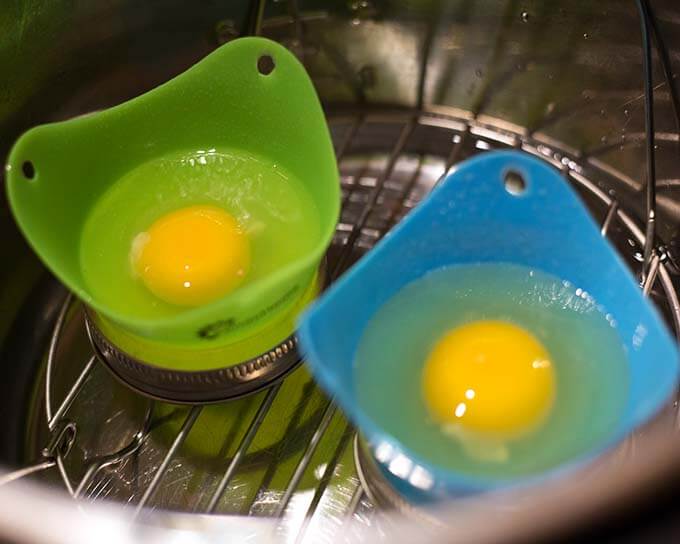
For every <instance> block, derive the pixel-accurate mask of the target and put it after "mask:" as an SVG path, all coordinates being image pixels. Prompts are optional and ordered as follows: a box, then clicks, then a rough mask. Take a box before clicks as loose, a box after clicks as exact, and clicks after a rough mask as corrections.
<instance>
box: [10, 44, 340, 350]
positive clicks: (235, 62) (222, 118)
mask: <svg viewBox="0 0 680 544" xmlns="http://www.w3.org/2000/svg"><path fill="white" fill-rule="evenodd" d="M264 56H269V57H271V58H272V59H273V61H274V65H275V67H274V69H273V71H272V72H271V73H268V74H263V73H261V72H260V71H259V69H258V61H259V59H261V58H262V57H264ZM211 149H214V150H216V151H215V153H218V154H219V153H222V154H231V156H235V157H259V158H261V163H262V164H263V165H264V168H265V169H267V170H268V171H271V169H272V168H277V167H278V168H280V171H281V172H285V173H286V175H288V176H289V178H290V179H293V180H294V182H293V183H294V184H296V187H295V192H296V194H298V195H302V196H300V197H299V198H300V199H301V200H302V201H304V202H307V203H308V204H309V202H311V203H312V204H313V206H314V208H315V210H314V213H312V214H310V217H311V216H314V217H315V219H313V220H311V219H310V221H309V222H308V223H309V225H312V223H316V225H314V226H313V227H311V228H310V229H309V231H308V233H309V235H310V240H305V241H304V244H303V245H304V250H303V251H299V252H298V253H297V254H295V255H292V256H291V258H290V259H287V260H286V259H284V260H283V262H278V263H277V264H278V266H276V267H272V268H271V270H270V271H268V273H266V274H262V275H261V276H259V277H257V278H255V279H253V280H252V281H250V282H248V283H247V284H245V285H244V286H243V287H242V288H239V289H236V290H235V291H233V292H232V293H230V294H228V295H226V296H225V297H223V298H221V299H219V300H217V301H215V302H213V303H210V304H207V305H205V306H201V307H197V308H191V309H182V310H181V311H179V310H178V311H167V312H159V313H157V314H154V313H153V312H151V313H144V312H140V310H139V307H138V306H136V305H135V304H126V303H125V301H124V300H123V303H116V302H114V301H112V300H110V299H107V297H106V296H105V295H104V292H103V291H101V290H97V289H93V288H92V285H93V284H94V283H96V282H94V283H93V281H92V278H87V279H86V278H85V275H84V274H83V267H82V255H81V240H82V239H83V232H84V230H85V229H86V226H87V227H88V228H92V227H91V225H88V220H89V219H90V218H91V216H94V214H93V210H94V211H96V209H97V206H98V204H99V202H100V201H101V200H102V199H106V198H110V195H111V194H112V192H113V193H115V192H116V190H117V189H116V188H115V185H116V184H117V183H119V182H120V181H121V180H123V181H124V179H125V178H126V176H128V175H130V173H131V172H133V171H135V170H137V169H139V168H140V167H144V165H148V164H155V162H154V161H159V160H161V161H162V160H165V159H166V158H169V159H168V160H176V159H177V157H178V156H180V155H183V156H185V157H189V156H193V157H197V156H198V155H200V154H199V153H198V152H199V151H203V152H205V151H207V150H211ZM27 161H30V163H31V164H32V166H33V169H34V172H35V174H34V175H33V176H27V175H26V169H25V168H23V165H24V164H25V163H26V162H27ZM171 178H172V176H169V183H171V182H172V179H171ZM188 178H189V179H190V178H191V176H188ZM7 182H8V183H7V186H8V194H9V200H10V204H11V208H12V211H13V213H14V216H15V218H16V220H17V222H18V224H19V226H20V228H21V229H22V231H23V233H24V234H25V236H26V237H27V238H28V240H29V242H30V243H31V245H32V246H33V248H34V249H35V251H36V252H37V253H38V255H39V256H40V257H41V258H42V260H43V261H45V263H46V264H47V265H48V267H49V268H50V269H51V270H52V271H53V272H54V273H55V274H56V275H57V276H58V277H59V278H60V279H61V280H62V281H63V282H64V283H65V284H66V285H67V286H68V287H69V288H70V289H72V290H73V291H74V292H75V293H76V294H77V295H78V296H79V297H80V298H81V299H83V300H84V301H85V302H86V303H87V304H88V305H89V306H91V307H93V308H94V309H95V310H96V311H97V312H99V313H101V314H102V315H103V316H104V317H105V318H106V319H108V320H111V321H112V322H114V323H116V324H117V325H119V326H121V327H123V328H125V329H127V330H129V331H131V332H133V333H134V334H136V335H139V336H142V337H145V338H149V339H153V340H155V341H159V342H163V343H170V344H178V345H187V344H194V343H196V342H197V341H205V342H206V343H207V344H206V347H208V343H209V341H210V340H208V339H207V338H206V337H205V336H204V335H201V331H205V330H206V328H210V330H213V331H214V330H218V331H219V333H220V335H223V337H222V338H221V340H222V341H224V340H225V339H226V337H228V338H230V339H232V340H234V341H237V340H238V339H241V338H244V337H246V336H248V335H249V334H251V333H252V331H253V330H256V329H257V328H259V327H261V326H262V324H263V322H265V321H269V320H272V319H273V317H274V314H277V313H279V312H284V311H286V310H288V309H289V308H290V307H292V305H293V303H294V302H295V300H298V299H299V297H300V296H301V295H302V293H303V292H304V290H305V288H306V287H307V286H308V285H309V282H310V281H311V278H312V277H313V274H314V272H315V270H316V268H317V266H318V264H319V261H320V259H321V257H322V255H323V253H324V251H325V249H326V247H327V245H328V244H329V242H330V240H331V237H332V235H333V231H334V227H335V224H336V222H337V217H338V212H339V184H338V175H337V170H336V165H335V157H334V153H333V148H332V143H331V140H330V136H329V133H328V129H327V126H326V123H325V119H324V116H323V112H322V110H321V106H320V104H319V101H318V98H317V96H316V94H315V91H314V88H313V86H312V83H311V81H310V79H309V77H308V76H307V74H306V72H305V70H304V68H303V67H302V65H301V64H300V63H299V62H298V61H297V59H296V58H295V57H294V56H293V55H292V54H291V53H289V52H288V51H287V50H286V49H285V48H283V47H282V46H280V45H277V44H276V43H274V42H271V41H269V40H265V39H262V38H243V39H239V40H235V41H233V42H230V43H229V44H226V45H224V46H223V47H221V48H220V49H218V50H216V51H215V52H213V53H212V54H210V55H208V56H207V57H206V58H205V59H203V60H202V61H201V62H199V63H198V64H196V65H195V66H193V67H192V68H190V69H189V70H187V71H186V72H185V73H183V74H181V75H179V76H178V77H176V78H175V79H173V80H171V81H169V82H168V83H166V84H164V85H161V86H160V87H158V88H156V89H154V90H152V91H150V92H148V93H146V94H144V95H142V96H140V97H138V98H135V99H133V100H131V101H129V102H126V103H124V104H121V105H120V106H117V107H114V108H112V109H109V110H105V111H101V112H98V113H94V114H91V115H87V116H84V117H80V118H77V119H73V120H70V121H65V122H61V123H54V124H50V125H44V126H39V127H36V128H34V129H31V130H29V131H28V132H27V133H26V134H24V135H23V136H22V137H21V138H20V139H19V141H18V142H17V143H16V144H15V146H14V148H13V149H12V151H11V154H10V157H9V161H8V164H7ZM155 183H158V179H154V176H149V178H148V180H145V178H144V177H143V176H141V177H139V178H138V179H137V180H136V182H135V184H136V185H137V187H136V192H137V193H138V195H139V196H138V198H139V199H140V201H144V202H149V206H151V204H150V203H151V202H152V201H153V198H151V195H152V193H154V192H157V189H158V187H157V186H156V185H154V184H155ZM188 183H191V181H189V182H188ZM223 183H224V184H225V186H227V185H228V184H229V183H230V178H229V175H226V176H225V177H224V180H223ZM176 185H177V186H178V189H177V190H178V191H180V192H181V183H177V184H176ZM128 189H129V188H128ZM190 192H191V191H190ZM273 192H274V193H275V191H273ZM134 194H135V191H131V192H130V193H129V195H130V196H129V198H130V203H129V206H127V207H126V206H123V205H122V204H121V205H120V214H122V215H125V214H130V215H133V210H135V209H138V208H139V205H136V204H135V202H134ZM253 194H254V193H253ZM194 196H196V195H195V193H194ZM266 196H267V195H264V197H266ZM270 196H271V195H270ZM312 204H309V205H312ZM146 213H147V215H153V213H152V212H150V211H148V207H147V212H146ZM131 221H133V218H132V217H130V222H131ZM102 228H105V227H103V226H101V225H100V226H98V227H96V228H94V230H97V229H102ZM306 232H307V231H306ZM101 250H102V251H105V250H106V248H105V247H104V248H101ZM95 268H96V267H95ZM90 272H91V270H90ZM94 273H95V274H97V273H99V272H96V271H95V272H94ZM204 338H206V339H205V340H203V339H204ZM214 338H215V336H214V335H213V336H212V337H211V339H214Z"/></svg>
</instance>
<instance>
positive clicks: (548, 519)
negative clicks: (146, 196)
mask: <svg viewBox="0 0 680 544" xmlns="http://www.w3.org/2000/svg"><path fill="white" fill-rule="evenodd" d="M231 4H232V3H218V2H206V3H204V4H202V5H201V6H200V7H197V6H196V5H194V4H192V3H189V2H181V1H180V0H173V1H172V2H170V3H167V2H166V3H163V4H162V5H161V4H160V3H146V4H143V5H139V4H137V3H134V2H129V1H127V0H117V1H112V2H81V1H79V0H70V1H68V2H66V1H56V2H50V3H42V2H25V1H21V0H10V1H9V2H8V3H6V4H4V5H3V7H2V8H0V29H2V31H3V32H2V35H3V36H4V37H3V38H2V41H0V66H2V67H3V68H4V73H5V77H4V78H3V80H2V81H0V95H2V96H3V100H2V101H0V151H1V153H2V156H4V155H5V154H6V152H7V149H8V147H9V146H10V145H11V143H12V141H13V140H14V139H15V138H16V136H17V135H18V134H19V133H20V132H21V131H22V130H24V129H25V128H27V127H29V126H31V125H34V124H37V123H39V122H45V121H49V120H56V119H63V118H68V117H71V116H73V115H78V114H81V113H85V112H87V111H92V110H96V109H100V108H103V107H107V106H110V105H113V104H115V103H118V102H120V101H121V100H124V99H126V98H129V97H131V96H134V95H137V94H139V93H141V92H143V91H145V90H147V89H149V88H151V87H153V86H154V85H156V84H158V83H160V82H162V81H164V80H167V79H168V78H169V77H171V76H172V75H174V74H176V73H179V72H180V71H182V70H183V69H185V68H186V67H188V66H189V65H191V64H192V63H194V62H196V61H197V60H198V59H200V58H201V57H202V56H203V55H205V54H206V53H207V52H209V51H210V50H211V49H213V48H214V47H216V46H217V45H219V44H220V43H224V42H226V41H229V40H231V39H234V38H235V37H237V36H239V35H242V34H244V33H260V34H262V35H265V36H268V37H270V38H272V39H276V40H278V41H280V42H281V43H283V44H285V45H286V46H287V47H289V48H290V49H291V50H292V51H294V52H295V53H296V54H297V55H298V56H299V58H300V59H301V60H302V61H303V62H304V63H305V65H306V67H307V69H308V71H309V73H310V75H311V76H312V78H313V80H314V82H315V85H316V87H317V90H318V92H319V95H320V97H321V99H322V101H323V103H324V106H325V108H326V110H327V113H328V117H329V124H330V127H331V132H332V134H333V138H334V142H335V144H336V153H337V155H338V158H339V168H340V172H341V178H342V184H343V216H342V220H341V223H340V225H339V228H338V232H337V235H336V238H335V242H334V247H333V249H332V250H331V252H330V254H329V264H330V267H331V270H333V267H336V269H337V270H341V269H342V268H344V267H346V266H348V265H349V264H351V262H352V261H353V260H354V259H356V258H357V257H358V256H360V255H361V254H362V253H363V252H364V251H366V250H368V249H370V247H372V245H373V244H374V243H375V242H376V241H377V240H378V239H379V238H380V237H381V236H383V235H384V234H385V233H386V232H387V231H388V230H389V228H391V226H393V225H394V224H395V223H396V222H397V221H398V220H399V219H400V218H401V217H403V215H404V214H405V213H407V212H408V210H409V209H411V208H412V207H413V206H415V205H416V204H417V202H418V201H419V200H420V199H421V198H422V197H423V196H424V195H425V194H427V191H428V190H429V189H430V188H431V187H432V186H433V184H434V183H436V181H437V180H438V179H440V177H441V176H442V175H443V174H444V173H445V172H446V171H448V170H449V169H450V168H451V167H452V166H454V165H455V164H456V163H457V162H458V161H460V160H463V159H465V158H467V157H469V156H472V155H474V154H477V153H482V152H484V151H486V150H488V149H494V148H507V147H514V148H519V149H523V150H524V151H526V152H528V153H532V154H534V155H536V156H539V157H542V158H543V159H544V160H546V161H547V162H549V163H550V164H553V165H554V166H555V167H556V168H559V169H560V170H561V171H562V172H563V173H564V176H565V180H566V181H568V182H569V183H572V184H573V185H574V187H576V188H577V190H579V192H580V193H581V194H582V196H583V198H584V200H585V202H586V203H587V204H588V206H589V207H590V209H591V211H592V212H593V215H594V216H595V217H596V218H597V219H598V220H599V221H600V222H601V223H602V225H603V234H605V235H607V236H609V237H610V239H611V240H612V242H613V243H614V244H615V245H616V246H617V248H618V249H619V250H620V251H621V253H622V255H623V256H624V258H625V259H626V261H627V262H628V263H629V264H630V266H631V269H632V270H633V272H634V273H636V274H640V275H644V276H645V283H644V288H645V289H646V290H647V291H648V292H649V294H650V296H651V297H652V298H653V300H654V301H655V302H656V303H657V304H658V305H659V308H660V309H661V311H662V312H663V313H664V315H665V316H666V318H667V320H668V323H669V326H671V327H673V328H674V330H675V331H676V333H677V332H678V331H679V330H680V327H679V325H680V305H679V304H678V300H677V296H676V294H675V293H676V287H677V277H676V267H675V260H676V246H677V243H678V241H677V232H678V225H679V224H680V206H679V204H678V201H679V199H678V196H679V195H678V194H677V191H678V187H680V182H679V181H678V168H679V167H678V165H677V156H678V151H679V150H680V147H679V146H680V143H679V138H678V125H677V117H676V115H675V111H674V109H673V93H671V92H670V89H671V88H673V87H671V86H669V80H668V79H667V78H666V75H667V74H666V73H665V72H664V69H663V68H664V64H663V62H662V61H663V60H667V61H668V66H669V69H670V71H671V72H672V70H673V69H674V68H675V67H677V64H678V62H680V58H678V51H680V38H678V36H680V34H679V33H677V32H676V26H677V25H678V23H680V11H678V7H677V6H675V5H674V2H672V1H671V0H666V1H660V0H656V1H653V2H649V3H645V4H648V5H649V7H651V9H652V12H653V19H650V21H653V22H654V23H655V24H656V32H654V28H651V29H650V32H651V34H650V36H652V37H656V38H655V39H656V43H657V44H658V43H659V42H661V43H662V44H664V45H665V48H666V50H667V52H668V59H664V58H663V55H660V54H659V52H663V51H664V49H654V56H653V72H652V76H653V87H654V94H653V98H654V113H655V119H656V132H655V139H654V140H655V142H654V143H655V148H653V151H654V152H655V159H656V162H655V165H656V172H655V173H654V177H655V178H656V184H655V187H656V191H657V194H656V204H657V206H656V211H657V217H656V234H657V238H655V240H654V244H653V245H648V246H647V247H648V249H652V248H654V249H655V251H654V252H650V253H648V254H647V255H646V257H647V262H646V266H643V263H642V262H641V261H643V260H644V257H645V234H646V231H645V226H646V225H645V218H646V213H647V209H646V200H645V197H646V190H647V185H646V180H647V179H648V178H649V173H648V171H647V168H648V166H647V164H648V163H647V162H646V159H647V153H648V151H649V150H648V149H647V144H648V143H649V142H650V139H649V138H648V135H647V134H646V132H645V97H646V96H649V94H647V95H646V94H645V89H644V79H643V75H644V71H643V64H642V60H643V54H642V53H643V49H642V48H641V45H640V43H641V35H640V17H639V12H638V9H637V5H636V2H635V1H620V0H610V1H602V2H598V3H592V2H587V1H585V0H584V1H576V0H571V1H567V0H564V1H556V2H552V1H551V2H547V1H538V0H537V1H519V0H484V1H475V2H472V1H466V0H456V1H443V0H442V1H435V0H429V1H426V2H415V1H412V2H409V1H402V2H397V1H396V0H395V1H385V2H378V1H369V0H363V1H358V0H357V1H354V0H352V1H348V2H320V1H316V2H314V1H300V0H297V1H296V0H280V1H262V2H258V1H256V0H254V1H252V2H250V3H248V2H241V3H237V5H231ZM670 85H672V86H673V85H674V77H671V78H670ZM0 210H1V213H0V228H1V229H2V233H3V237H2V239H3V244H2V247H1V248H0V251H1V252H2V253H1V254H2V262H3V263H9V265H8V266H3V267H2V269H1V270H0V276H1V280H2V283H1V284H2V288H0V303H1V304H2V312H0V313H1V315H0V366H1V367H2V369H3V371H4V373H5V374H4V376H5V380H3V383H2V384H1V385H0V399H1V400H0V414H2V422H3V440H2V441H0V460H1V461H2V464H3V465H4V466H5V467H6V468H7V469H10V468H16V467H28V469H27V471H26V472H30V471H32V470H34V472H33V473H32V474H31V475H29V476H26V477H24V478H19V479H17V480H15V481H13V482H12V483H10V484H7V485H2V486H0V505H2V507H1V508H0V535H1V536H2V537H5V538H7V539H14V540H17V541H44V542H48V541H49V542H78V541H81V540H82V541H83V542H84V541H88V542H91V541H92V538H93V535H98V538H99V539H101V538H102V534H103V533H105V530H103V528H104V527H108V528H111V531H114V530H115V531H120V532H117V533H116V538H117V541H121V540H123V541H130V542H136V541H142V539H143V541H145V542H155V541H156V540H159V541H160V539H161V538H163V539H164V541H165V539H167V538H178V539H181V538H182V537H183V536H184V537H187V535H189V534H191V535H192V538H194V539H196V541H197V542H203V541H204V542H211V541H213V540H216V539H217V538H218V536H223V535H224V532H225V531H229V532H230V534H232V536H244V535H245V534H246V533H247V534H250V535H253V536H254V537H261V538H263V539H268V538H270V537H271V538H281V539H286V540H290V541H295V542H301V541H308V542H316V541H319V540H324V541H326V540H327V541H335V540H338V539H341V538H344V539H346V540H349V541H353V540H358V541H363V540H367V539H375V538H378V537H380V538H385V539H387V538H389V539H400V540H404V541H406V540H409V539H413V538H415V537H421V538H423V537H424V536H428V537H430V538H431V539H432V540H440V539H441V540H462V541H473V540H474V541H487V540H488V541H493V542H500V541H521V540H523V539H526V538H529V537H532V538H539V537H541V538H545V537H554V536H555V535H558V534H561V535H565V534H573V531H575V530H577V529H579V528H582V527H584V526H587V525H588V526H592V523H594V522H599V523H601V522H602V520H604V519H606V517H607V516H611V515H613V514H614V513H616V512H621V511H623V509H624V508H635V509H636V511H638V512H639V511H641V508H643V507H644V506H645V505H649V504H656V503H655V502H653V501H652V502H650V496H656V498H657V499H658V493H657V490H658V489H659V486H661V485H662V484H663V483H665V484H666V486H669V485H670V484H671V483H672V482H673V481H675V480H674V479H673V477H674V475H677V474H678V471H679V470H680V467H679V466H678V464H679V461H678V460H677V455H676V452H677V448H678V447H680V444H677V441H678V439H679V437H680V433H678V432H677V428H678V424H677V410H676V405H675V404H672V405H670V406H668V407H667V409H666V410H664V411H663V413H662V414H660V415H659V417H658V418H657V419H656V420H655V421H654V422H652V423H651V424H650V425H649V426H647V427H646V428H644V429H640V430H639V431H638V432H636V433H634V435H633V436H631V437H630V438H629V440H627V441H626V442H625V443H624V444H623V445H622V446H621V447H620V448H618V449H617V450H616V451H614V452H612V453H611V454H609V455H608V456H606V457H605V458H603V459H602V460H600V461H599V462H597V463H595V464H594V465H593V466H592V467H589V468H588V469H587V470H586V471H585V472H584V473H582V474H580V475H579V477H578V478H574V479H572V480H570V481H559V482H555V483H553V484H550V485H546V486H543V487H541V488H537V489H530V490H525V491H523V492H521V493H517V492H513V493H501V494H496V495H492V496H484V497H481V498H475V499H473V500H466V501H455V502H453V503H452V504H447V505H442V506H441V507H440V508H442V509H444V510H445V514H444V515H443V517H444V518H445V519H446V520H447V523H446V524H445V526H438V525H433V524H429V523H427V522H423V520H422V516H421V514H422V513H418V512H416V513H415V514H414V513H413V512H410V511H405V509H401V510H400V509H396V510H394V509H392V510H390V509H389V508H387V509H386V508H382V507H379V506H385V505H386V504H387V503H389V502H390V500H389V497H387V498H385V497H383V498H382V499H380V493H378V492H377V490H378V488H379V487H380V486H379V482H377V480H376V481H373V482H371V481H364V482H362V481H360V479H359V474H358V473H357V470H356V466H355V458H354V445H353V437H354V430H353V429H352V427H351V426H350V425H349V424H348V423H347V422H346V420H345V419H344V417H343V416H342V414H341V413H339V412H338V411H337V410H336V409H335V408H334V405H333V404H332V403H329V401H328V399H326V398H325V397H324V395H323V393H322V392H321V391H319V390H318V388H317V387H316V385H315V384H314V382H313V381H312V380H311V379H310V378H309V376H308V375H307V374H306V373H305V371H304V370H303V369H301V370H297V371H295V373H293V374H292V375H291V376H289V377H288V378H287V379H286V380H284V381H283V382H282V384H281V385H279V386H277V387H275V388H273V389H270V390H268V391H265V392H262V393H260V394H258V395H257V396H254V397H249V398H246V399H242V400H239V401H235V402H234V403H232V404H230V405H229V406H228V407H227V408H226V409H225V408H224V407H212V408H203V409H201V408H200V407H177V406H171V405H166V404H162V403H158V402H156V403H154V404H150V403H149V402H148V401H147V400H146V399H143V398H142V397H140V396H139V395H137V394H135V393H134V392H132V391H131V390H129V389H127V388H125V387H123V386H121V385H120V384H118V383H117V382H116V381H115V380H113V379H112V378H111V376H110V375H109V374H108V373H107V372H106V370H105V369H104V368H103V367H102V366H101V365H99V364H97V361H96V360H95V359H94V358H92V351H91V348H90V346H89V344H88V342H87V338H86V333H85V330H84V327H83V318H82V310H81V308H80V307H79V305H78V303H77V302H75V301H73V300H71V299H70V298H66V296H65V291H64V290H63V289H62V288H61V287H60V286H59V285H58V284H56V282H54V280H51V279H50V278H49V276H47V275H46V274H45V272H44V271H43V269H42V267H41V266H40V265H39V264H38V262H37V261H36V259H35V257H34V256H33V254H32V253H31V251H30V249H29V248H28V247H27V246H26V245H25V243H24V242H23V240H22V239H21V237H20V235H19V234H18V232H17V231H16V228H15V227H14V225H13V222H12V220H11V218H10V217H9V213H8V210H7V206H6V204H5V203H4V202H3V205H2V206H0ZM46 414H47V417H46ZM230 414H232V415H230ZM233 414H235V415H233ZM45 449H46V452H45V453H43V450H45ZM360 468H361V467H360ZM362 472H365V471H362ZM13 474H14V476H16V475H17V473H13ZM20 475H24V476H25V474H24V473H21V474H20ZM0 478H1V477H0ZM366 479H368V480H370V477H369V478H365V480H366ZM2 481H3V480H2V479H0V482H2ZM6 481H7V479H5V482H6ZM49 487H51V488H52V489H47V488H49ZM672 489H675V488H672ZM69 494H71V495H73V496H75V497H77V499H78V501H77V504H78V505H80V506H81V507H82V506H84V507H85V508H87V510H88V516H87V517H86V518H84V517H83V516H82V513H81V512H79V510H78V509H77V508H75V507H74V504H73V502H72V499H71V498H70V497H69V496H68V495H69ZM388 495H389V492H388ZM372 499H373V500H372ZM374 502H375V503H378V504H374ZM48 505H49V508H48ZM36 509H39V511H40V512H41V516H42V513H45V516H44V520H43V521H42V522H41V523H39V524H38V523H36V521H35V519H36V515H35V512H36V511H37V510H36ZM48 510H50V511H52V512H53V514H52V515H48V514H47V513H46V512H48ZM407 510H408V509H407ZM181 512H183V513H181ZM537 512H538V513H539V514H540V515H538V514H537ZM207 513H213V514H219V515H212V516H209V515H199V514H207ZM428 515H429V514H428ZM490 515H493V516H494V520H495V521H494V524H489V523H488V522H487V520H488V517H489V516H490ZM246 516H248V517H246ZM132 518H136V523H134V524H132V525H131V524H130V520H131V519H132ZM565 531H572V533H569V532H565ZM111 534H113V533H111Z"/></svg>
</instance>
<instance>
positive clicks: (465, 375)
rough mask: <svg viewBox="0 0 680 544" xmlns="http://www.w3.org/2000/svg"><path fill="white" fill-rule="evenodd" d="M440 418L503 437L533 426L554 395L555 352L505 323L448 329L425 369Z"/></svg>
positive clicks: (428, 393) (427, 396)
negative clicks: (552, 355) (547, 349)
mask: <svg viewBox="0 0 680 544" xmlns="http://www.w3.org/2000/svg"><path fill="white" fill-rule="evenodd" d="M422 378H423V381H422V392H423V396H424V400H425V404H426V406H427V408H428V410H429V411H430V413H431V415H432V416H433V418H434V419H435V420H437V421H438V422H440V423H442V424H447V425H459V426H460V427H462V428H463V429H464V430H465V431H472V432H477V433H481V434H485V435H492V436H499V437H504V438H509V437H516V436H519V435H522V434H525V433H526V432H528V431H531V430H533V429H534V428H536V426H537V425H539V424H540V423H541V422H543V421H544V419H545V418H546V416H547V414H548V413H549V411H550V409H551V407H552V405H553V402H554V399H555V371H554V368H553V365H552V363H551V361H550V356H549V354H548V352H547V351H546V349H545V348H544V347H543V345H542V344H541V343H540V342H539V341H538V340H537V339H536V338H534V336H533V335H531V334H530V333H528V332H527V331H525V330H524V329H522V328H521V327H518V326H517V325H513V324H511V323H507V322H504V321H475V322H472V323H468V324H466V325H462V326H460V327H457V328H455V329H453V330H451V331H449V332H448V333H446V334H445V335H444V336H443V337H442V338H441V339H440V340H439V341H438V342H437V344H436V345H435V347H434V349H433V350H432V352H431V353H430V355H429V357H428V359H427V361H426V363H425V367H424V370H423V377H422Z"/></svg>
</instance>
